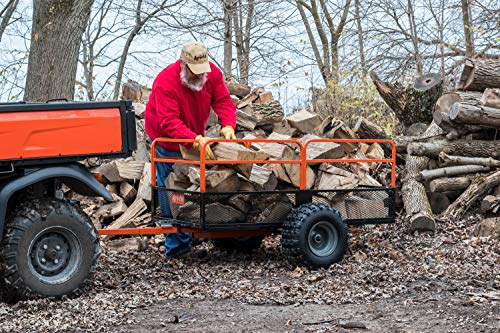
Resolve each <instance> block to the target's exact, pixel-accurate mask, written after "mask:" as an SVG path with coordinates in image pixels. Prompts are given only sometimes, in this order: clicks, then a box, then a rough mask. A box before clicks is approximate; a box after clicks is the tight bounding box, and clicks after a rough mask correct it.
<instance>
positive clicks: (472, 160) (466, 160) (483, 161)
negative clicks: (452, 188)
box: [439, 152, 500, 168]
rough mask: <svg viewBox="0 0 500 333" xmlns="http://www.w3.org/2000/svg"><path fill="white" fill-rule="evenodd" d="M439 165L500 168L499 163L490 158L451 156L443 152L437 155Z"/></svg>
mask: <svg viewBox="0 0 500 333" xmlns="http://www.w3.org/2000/svg"><path fill="white" fill-rule="evenodd" d="M439 163H440V165H441V166H450V165H466V164H475V165H484V166H487V167H491V168H499V167H500V161H499V160H495V159H493V158H491V157H464V156H452V155H448V154H446V153H444V152H441V153H440V154H439Z"/></svg>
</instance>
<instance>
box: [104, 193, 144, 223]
mask: <svg viewBox="0 0 500 333" xmlns="http://www.w3.org/2000/svg"><path fill="white" fill-rule="evenodd" d="M147 208H148V207H147V206H146V203H145V202H144V201H143V200H142V199H141V198H137V199H136V200H135V201H134V202H133V203H132V204H131V205H130V207H129V208H128V209H127V210H126V211H125V213H123V214H122V215H121V216H120V217H119V218H118V219H116V221H114V222H113V223H111V224H110V225H109V226H108V228H113V229H114V228H132V227H134V224H133V222H132V219H134V218H135V217H137V216H139V215H141V214H142V213H144V212H145V211H146V209H147Z"/></svg>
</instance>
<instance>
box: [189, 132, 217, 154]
mask: <svg viewBox="0 0 500 333" xmlns="http://www.w3.org/2000/svg"><path fill="white" fill-rule="evenodd" d="M196 140H198V141H195V142H194V143H193V147H194V148H196V149H198V150H200V143H201V142H203V143H206V142H207V140H208V139H207V138H205V137H204V136H203V135H198V136H197V137H196ZM205 158H206V159H207V160H215V155H214V153H213V151H212V148H210V146H209V145H207V144H206V145H205Z"/></svg>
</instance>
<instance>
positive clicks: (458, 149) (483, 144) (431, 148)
mask: <svg viewBox="0 0 500 333" xmlns="http://www.w3.org/2000/svg"><path fill="white" fill-rule="evenodd" d="M441 151H443V152H444V153H445V154H448V155H458V156H469V157H493V158H495V159H496V158H499V157H500V141H487V140H474V141H471V140H456V141H445V140H438V141H434V142H414V143H411V144H409V145H408V153H409V154H411V155H414V156H427V157H432V158H437V157H438V156H439V154H440V153H441Z"/></svg>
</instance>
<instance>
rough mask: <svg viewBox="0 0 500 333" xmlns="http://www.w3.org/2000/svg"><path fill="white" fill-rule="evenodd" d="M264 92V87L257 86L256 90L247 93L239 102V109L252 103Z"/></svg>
mask: <svg viewBox="0 0 500 333" xmlns="http://www.w3.org/2000/svg"><path fill="white" fill-rule="evenodd" d="M262 92H264V87H257V88H255V89H254V90H252V92H251V93H249V94H248V95H246V96H245V97H244V98H243V99H242V100H241V101H240V102H239V103H238V109H241V108H244V107H245V106H247V105H250V104H252V102H253V101H255V100H256V99H257V98H259V94H260V93H262Z"/></svg>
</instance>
